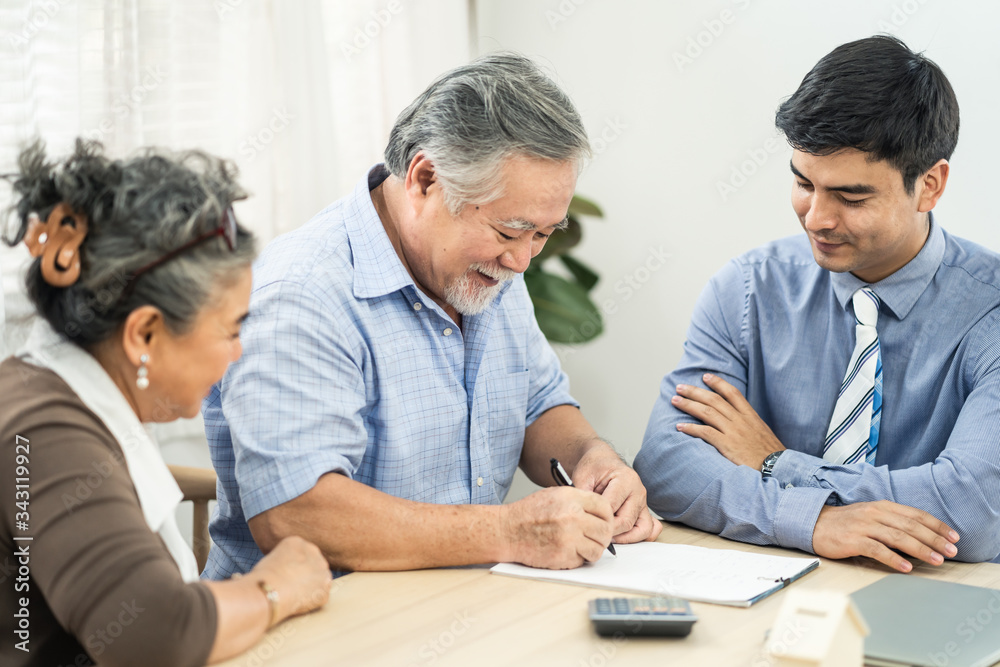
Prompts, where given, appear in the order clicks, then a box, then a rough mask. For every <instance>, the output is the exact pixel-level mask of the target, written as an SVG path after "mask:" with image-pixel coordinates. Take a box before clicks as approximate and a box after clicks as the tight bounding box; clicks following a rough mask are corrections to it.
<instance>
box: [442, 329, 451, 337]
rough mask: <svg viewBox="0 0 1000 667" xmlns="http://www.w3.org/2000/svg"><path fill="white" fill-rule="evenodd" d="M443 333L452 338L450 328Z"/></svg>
mask: <svg viewBox="0 0 1000 667" xmlns="http://www.w3.org/2000/svg"><path fill="white" fill-rule="evenodd" d="M442 333H443V334H444V335H445V336H450V335H451V327H448V328H447V329H445V330H444V331H443V332H442Z"/></svg>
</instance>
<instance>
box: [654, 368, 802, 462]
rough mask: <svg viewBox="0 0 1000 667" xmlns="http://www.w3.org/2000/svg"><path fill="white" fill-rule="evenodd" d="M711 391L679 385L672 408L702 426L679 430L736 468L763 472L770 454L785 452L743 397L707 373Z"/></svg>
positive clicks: (687, 425)
mask: <svg viewBox="0 0 1000 667" xmlns="http://www.w3.org/2000/svg"><path fill="white" fill-rule="evenodd" d="M702 379H703V380H704V381H705V384H706V385H708V389H701V388H699V387H693V386H691V385H686V384H682V385H677V394H678V395H677V396H674V397H673V399H671V401H670V402H671V404H673V406H674V407H675V408H677V409H678V410H681V411H683V412H685V413H687V414H689V415H691V416H692V417H694V418H695V419H698V420H700V421H701V422H702V424H678V425H677V430H678V431H680V432H682V433H686V434H688V435H692V436H694V437H696V438H701V439H702V440H704V441H705V442H707V443H708V444H710V445H712V446H713V447H715V448H716V449H717V450H719V453H720V454H722V455H723V456H725V457H726V458H727V459H729V460H730V461H732V462H733V463H735V464H736V465H745V466H750V467H751V468H753V469H754V470H760V468H761V465H763V463H764V459H765V458H767V455H768V454H771V453H772V452H777V451H781V450H783V449H785V446H784V445H782V444H781V441H780V440H778V438H777V437H776V436H775V435H774V432H773V431H771V428H770V427H769V426H768V425H767V424H765V423H764V420H763V419H761V418H760V416H759V415H758V414H757V412H756V411H755V410H754V409H753V408H752V407H751V406H750V404H749V403H748V402H747V400H746V399H745V398H744V397H743V394H741V393H740V391H739V390H738V389H737V388H736V387H734V386H733V385H731V384H729V383H728V382H726V381H725V380H723V379H722V378H720V377H716V376H715V375H712V374H710V373H705V375H704V376H703V377H702Z"/></svg>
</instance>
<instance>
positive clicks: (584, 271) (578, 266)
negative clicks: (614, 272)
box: [559, 255, 601, 292]
mask: <svg viewBox="0 0 1000 667" xmlns="http://www.w3.org/2000/svg"><path fill="white" fill-rule="evenodd" d="M559 259H560V260H562V263H563V264H565V265H566V268H567V269H569V272H570V273H572V274H573V277H574V278H576V282H578V283H580V286H581V287H583V289H585V290H587V291H588V292H589V291H590V290H592V289H594V285H596V284H597V281H598V280H600V279H601V277H600V276H599V275H597V274H596V273H595V272H594V270H593V269H592V268H590V267H589V266H587V265H586V264H584V263H583V262H581V261H580V260H578V259H577V258H575V257H571V256H569V255H559Z"/></svg>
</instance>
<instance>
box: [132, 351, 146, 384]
mask: <svg viewBox="0 0 1000 667" xmlns="http://www.w3.org/2000/svg"><path fill="white" fill-rule="evenodd" d="M148 361H149V355H148V354H144V355H142V356H141V357H139V370H138V371H137V372H136V375H137V376H138V377H137V378H136V381H135V386H136V387H138V388H139V389H145V388H147V387H148V386H149V377H147V376H148V375H149V369H148V368H146V362H148Z"/></svg>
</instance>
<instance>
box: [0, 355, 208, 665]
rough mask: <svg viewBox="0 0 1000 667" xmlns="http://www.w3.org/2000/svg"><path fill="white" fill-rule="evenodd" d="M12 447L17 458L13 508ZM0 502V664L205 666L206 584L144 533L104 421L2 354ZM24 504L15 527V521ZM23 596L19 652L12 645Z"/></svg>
mask: <svg viewBox="0 0 1000 667" xmlns="http://www.w3.org/2000/svg"><path fill="white" fill-rule="evenodd" d="M17 436H21V438H18V437H17ZM25 439H27V441H28V442H27V444H25ZM18 445H20V447H18ZM18 454H21V455H26V457H27V459H28V461H27V465H26V467H27V469H28V475H27V477H28V480H27V483H26V484H25V482H24V480H23V479H22V480H21V481H20V483H21V484H22V489H21V490H22V491H23V490H24V489H23V487H24V486H26V487H27V491H28V504H27V505H22V506H21V507H18V506H17V505H16V504H15V503H16V502H22V503H23V501H24V499H25V494H24V493H21V494H20V496H19V497H18V496H15V492H16V491H18V488H17V486H16V485H17V484H18V483H19V482H18V480H16V478H17V477H22V476H23V472H24V470H23V469H21V471H20V473H21V474H19V473H18V468H17V455H18ZM23 462H24V460H23V459H22V463H23ZM0 504H2V507H0V610H2V612H0V664H2V665H5V666H7V667H9V666H13V665H46V666H52V665H89V664H92V663H91V662H90V659H91V658H92V659H93V660H95V661H97V662H98V663H99V664H101V665H109V666H115V665H144V666H146V665H148V666H150V667H153V666H156V665H169V666H171V667H177V666H181V665H201V664H204V662H205V660H206V659H207V658H208V654H209V651H211V648H212V643H213V641H214V639H215V631H216V616H215V612H216V610H215V600H214V598H213V597H212V594H211V591H209V590H208V588H207V587H206V586H205V585H204V584H202V583H200V582H195V583H190V584H186V583H184V580H183V579H182V578H181V574H180V571H179V570H178V568H177V565H176V564H175V563H174V560H173V558H171V556H170V554H169V552H168V551H167V549H166V546H165V545H164V544H163V541H162V540H161V539H160V538H159V536H158V535H156V534H155V533H154V532H152V531H151V530H150V529H149V526H148V525H147V524H146V521H145V519H144V518H143V514H142V508H141V507H140V506H139V498H138V496H137V495H136V492H135V487H134V486H133V485H132V479H131V477H129V473H128V469H127V467H126V464H125V460H124V457H123V455H122V450H121V447H120V446H119V445H118V443H117V442H116V441H115V439H114V437H113V436H112V434H111V432H110V431H109V430H108V428H107V427H106V426H105V425H104V423H103V422H102V421H101V420H100V419H98V417H97V416H96V415H95V414H94V413H93V412H91V411H90V410H89V409H88V408H87V407H86V406H85V405H84V404H83V402H82V401H81V400H80V398H79V397H78V396H77V395H76V394H75V393H73V391H72V390H71V389H70V388H69V386H68V385H67V384H66V383H65V382H63V380H62V379H61V378H59V376H57V375H56V374H55V373H53V372H52V371H49V370H45V369H40V368H38V367H36V366H33V365H31V364H27V363H25V362H23V361H20V360H18V359H15V358H13V357H10V358H7V359H6V360H5V361H4V362H3V363H2V364H0ZM25 507H26V508H27V511H28V520H27V524H28V530H26V531H25V530H20V529H18V527H17V525H16V522H17V521H18V520H24V519H25V517H24V516H23V515H22V516H17V513H18V512H21V511H22V510H23V508H25ZM15 536H32V537H33V539H32V540H31V541H15V540H14V539H13V538H14V537H15ZM24 548H27V551H28V557H27V559H25V558H24V557H23V556H21V555H20V554H21V550H23V549H24ZM23 560H27V564H26V566H22V561H23ZM22 568H23V569H22ZM25 573H26V574H27V576H23V575H24V574H25ZM23 598H26V600H25V599H23ZM23 602H27V613H28V617H27V623H28V632H29V633H30V634H28V635H27V638H28V643H27V644H21V646H24V647H26V648H28V649H29V651H28V652H25V651H22V650H19V649H18V648H17V646H18V645H19V644H20V643H21V641H22V640H23V639H24V637H25V635H22V636H20V637H19V636H18V635H17V634H16V631H17V630H18V629H19V623H20V622H21V621H20V619H18V618H16V617H15V616H14V614H16V613H18V612H19V610H21V609H22V603H23ZM20 613H22V614H23V613H24V612H23V611H22V612H20ZM88 655H89V658H88Z"/></svg>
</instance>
